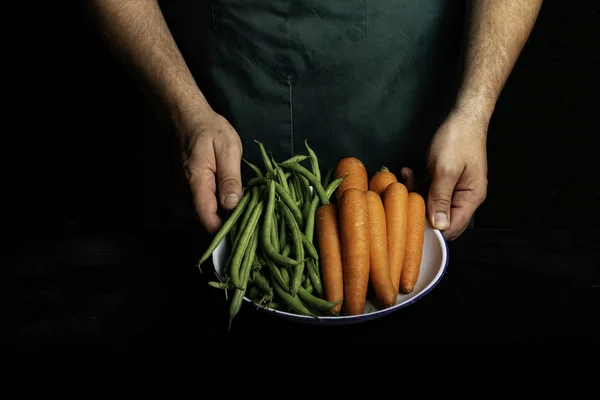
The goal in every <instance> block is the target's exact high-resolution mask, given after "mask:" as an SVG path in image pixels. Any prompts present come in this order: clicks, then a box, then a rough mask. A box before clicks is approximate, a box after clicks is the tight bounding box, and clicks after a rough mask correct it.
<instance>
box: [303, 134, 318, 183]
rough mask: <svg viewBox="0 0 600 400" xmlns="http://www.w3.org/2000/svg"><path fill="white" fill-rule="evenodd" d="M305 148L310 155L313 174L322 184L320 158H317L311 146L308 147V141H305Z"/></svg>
mask: <svg viewBox="0 0 600 400" xmlns="http://www.w3.org/2000/svg"><path fill="white" fill-rule="evenodd" d="M304 147H306V150H307V151H308V154H309V155H310V164H311V166H312V173H313V175H314V176H315V178H317V180H318V181H319V182H321V170H320V168H319V158H318V157H317V155H316V154H315V152H314V151H313V149H311V148H310V146H309V145H308V139H304Z"/></svg>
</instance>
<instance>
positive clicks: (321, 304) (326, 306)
mask: <svg viewBox="0 0 600 400" xmlns="http://www.w3.org/2000/svg"><path fill="white" fill-rule="evenodd" d="M298 297H300V299H301V300H302V301H303V302H304V303H306V304H307V305H308V306H310V307H314V308H315V309H317V310H319V311H328V312H329V313H331V309H332V308H333V307H335V306H337V305H338V304H340V303H341V302H342V301H341V300H339V301H327V300H324V299H321V298H319V297H317V296H314V295H312V294H311V293H309V292H307V291H306V289H304V288H303V287H300V289H299V290H298Z"/></svg>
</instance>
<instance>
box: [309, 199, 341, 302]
mask: <svg viewBox="0 0 600 400" xmlns="http://www.w3.org/2000/svg"><path fill="white" fill-rule="evenodd" d="M315 233H316V236H317V248H318V251H319V263H320V265H321V276H322V279H323V287H324V292H325V293H324V294H325V300H327V301H334V302H336V301H341V300H343V298H344V275H343V270H342V245H341V237H340V229H339V220H338V210H337V206H336V205H335V204H333V203H329V204H324V205H322V206H321V207H319V208H318V209H317V213H316V215H315ZM342 305H343V303H340V304H338V305H336V306H335V307H333V308H332V309H331V312H332V313H334V314H339V313H340V311H341V308H342Z"/></svg>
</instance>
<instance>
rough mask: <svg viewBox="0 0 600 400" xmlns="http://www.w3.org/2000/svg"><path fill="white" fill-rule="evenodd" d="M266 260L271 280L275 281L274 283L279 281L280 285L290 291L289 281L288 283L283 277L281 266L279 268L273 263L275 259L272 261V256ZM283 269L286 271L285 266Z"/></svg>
mask: <svg viewBox="0 0 600 400" xmlns="http://www.w3.org/2000/svg"><path fill="white" fill-rule="evenodd" d="M265 262H266V264H267V269H268V270H269V275H270V276H271V280H272V281H273V283H275V282H277V283H278V284H279V286H281V287H282V288H283V289H284V290H285V291H286V292H289V290H290V286H289V284H288V283H286V281H285V279H283V276H282V275H281V271H280V270H279V268H277V266H276V265H275V264H274V263H273V261H271V259H270V258H267V259H266V260H265ZM282 270H283V271H286V269H285V268H282Z"/></svg>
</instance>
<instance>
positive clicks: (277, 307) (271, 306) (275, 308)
mask: <svg viewBox="0 0 600 400" xmlns="http://www.w3.org/2000/svg"><path fill="white" fill-rule="evenodd" d="M269 308H272V309H273V310H279V309H281V305H280V304H279V303H278V302H276V301H272V302H271V303H270V304H269Z"/></svg>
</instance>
